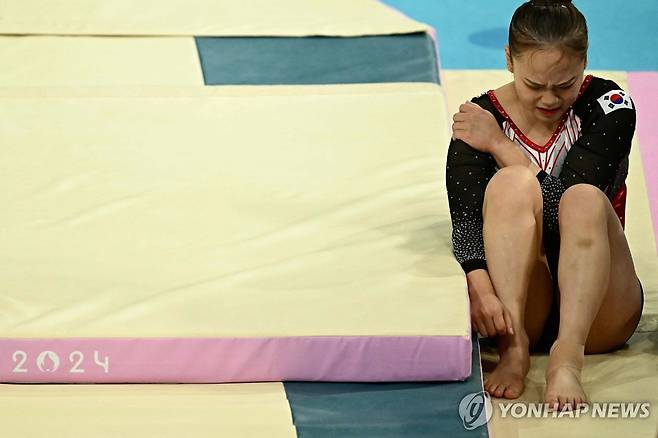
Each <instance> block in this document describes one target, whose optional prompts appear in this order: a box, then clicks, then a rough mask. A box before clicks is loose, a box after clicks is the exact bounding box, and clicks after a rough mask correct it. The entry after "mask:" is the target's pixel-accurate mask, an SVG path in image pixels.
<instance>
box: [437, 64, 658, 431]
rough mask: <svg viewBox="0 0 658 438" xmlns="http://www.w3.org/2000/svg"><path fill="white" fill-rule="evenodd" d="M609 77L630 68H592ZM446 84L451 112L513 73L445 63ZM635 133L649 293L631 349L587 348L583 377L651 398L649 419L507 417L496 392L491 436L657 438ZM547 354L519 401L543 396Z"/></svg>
mask: <svg viewBox="0 0 658 438" xmlns="http://www.w3.org/2000/svg"><path fill="white" fill-rule="evenodd" d="M592 73H593V74H595V75H597V76H600V77H605V78H610V79H612V80H614V81H616V82H617V83H618V84H619V85H620V86H621V87H624V88H626V89H628V87H627V84H626V74H625V73H620V72H599V71H596V72H592ZM443 79H444V89H445V92H446V94H447V102H448V108H449V113H450V114H451V115H452V114H454V113H455V112H456V111H457V109H458V107H459V105H460V104H461V103H463V102H464V101H466V100H470V99H471V98H472V97H473V96H476V95H479V94H481V93H482V92H483V91H486V90H488V89H495V88H497V87H499V86H501V85H503V84H505V83H506V82H508V81H510V80H511V74H509V73H507V72H505V71H502V70H489V71H477V72H475V71H464V70H444V71H443ZM638 146H639V145H638V143H637V136H636V139H635V142H634V144H633V147H632V154H631V159H630V163H631V169H630V173H629V180H628V181H627V184H628V189H629V197H628V201H627V207H626V209H627V214H626V224H627V226H626V235H627V238H628V241H629V244H630V247H631V251H632V253H633V260H634V262H635V267H636V270H637V272H638V275H639V277H640V279H641V280H642V284H643V285H644V289H645V293H646V300H647V301H646V304H645V309H644V314H643V316H642V322H641V324H640V327H639V329H638V332H637V333H635V335H634V336H633V337H632V338H631V340H630V341H629V345H628V347H627V348H625V349H622V350H620V351H617V352H615V353H612V354H604V355H589V356H586V358H585V369H584V372H583V382H584V386H585V390H586V391H587V393H588V395H589V397H590V400H591V401H599V402H606V401H608V402H613V401H633V402H641V401H649V402H651V403H652V408H651V412H652V416H651V418H648V419H645V420H642V419H634V420H630V419H593V418H585V417H583V418H579V419H575V418H574V419H569V418H561V419H552V418H551V419H535V418H532V419H530V418H525V419H518V418H511V417H508V418H502V417H501V410H500V409H499V408H497V407H496V406H497V405H498V404H499V403H504V402H505V400H504V399H493V400H492V401H493V404H494V415H493V417H492V419H491V421H490V423H489V428H490V429H489V430H490V433H491V435H492V437H494V438H512V437H520V438H542V437H547V438H548V437H555V436H569V437H583V438H585V437H587V438H589V437H593V436H596V437H611V438H612V437H619V436H632V437H646V438H649V437H650V438H655V437H656V431H657V425H658V360H657V358H658V332H656V331H655V330H656V320H657V319H658V254H657V252H656V248H655V245H654V242H655V240H654V238H653V227H652V226H651V218H650V213H649V204H648V197H647V192H646V186H645V184H644V172H643V168H642V163H641V158H640V153H639V147H638ZM482 357H483V365H484V368H490V367H492V366H494V365H495V362H496V361H497V354H496V353H495V351H494V350H486V349H485V350H483V352H482ZM547 359H548V357H547V356H546V355H533V356H532V368H531V369H530V372H529V374H528V378H527V380H526V385H527V386H526V390H525V392H524V394H523V395H522V397H521V398H520V399H518V400H516V401H526V402H541V401H542V400H543V391H544V386H545V381H544V371H545V368H546V362H547Z"/></svg>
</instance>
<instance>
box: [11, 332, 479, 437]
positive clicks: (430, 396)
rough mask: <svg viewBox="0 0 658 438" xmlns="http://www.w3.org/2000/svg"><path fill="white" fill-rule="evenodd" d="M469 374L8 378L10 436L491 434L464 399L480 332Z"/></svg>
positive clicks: (473, 381) (474, 380)
mask: <svg viewBox="0 0 658 438" xmlns="http://www.w3.org/2000/svg"><path fill="white" fill-rule="evenodd" d="M472 363H473V372H472V374H471V377H469V378H468V379H467V380H466V381H464V382H440V383H436V382H427V383H361V384H359V383H321V382H286V383H284V384H281V383H243V384H205V385H194V384H186V385H167V384H159V385H139V384H138V385H23V384H12V385H0V423H1V424H2V430H3V436H11V437H21V438H36V437H42V436H44V434H47V435H48V436H50V437H56V438H60V437H61V438H68V437H87V438H114V437H118V436H120V437H140V438H141V437H146V438H151V437H153V438H155V437H157V438H161V437H162V438H168V437H180V436H185V437H188V436H189V437H194V438H206V437H247V438H251V437H258V438H260V437H273V438H293V437H304V438H322V437H338V436H340V437H341V438H351V437H359V438H368V437H387V438H416V437H418V438H420V437H428V436H451V437H454V438H458V437H473V438H484V437H486V436H487V433H486V428H482V427H480V428H478V429H475V430H472V431H467V430H466V429H465V428H464V427H463V425H462V420H461V417H460V416H459V413H458V409H457V407H458V406H459V402H460V400H461V398H462V397H463V396H464V395H466V394H469V393H472V392H478V391H481V390H482V388H481V372H480V358H479V349H478V347H477V342H475V343H474V349H473V360H472Z"/></svg>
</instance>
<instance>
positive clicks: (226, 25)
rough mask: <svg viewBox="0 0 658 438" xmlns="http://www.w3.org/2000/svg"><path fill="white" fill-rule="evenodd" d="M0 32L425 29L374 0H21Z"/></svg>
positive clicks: (4, 8)
mask: <svg viewBox="0 0 658 438" xmlns="http://www.w3.org/2000/svg"><path fill="white" fill-rule="evenodd" d="M0 15H1V16H2V20H0V34H50V35H151V36H156V35H187V36H193V35H199V36H200V35H204V36H206V35H214V36H309V35H333V36H357V35H389V34H398V33H412V32H424V31H426V30H427V29H428V27H427V26H426V25H424V24H421V23H418V22H416V21H413V20H411V19H409V18H407V17H406V16H404V15H402V14H401V13H399V12H397V11H396V10H394V9H391V8H389V7H387V6H385V5H382V4H380V3H379V2H377V1H376V0H359V1H353V0H313V1H308V0H277V1H272V0H249V1H239V0H159V1H152V0H151V1H137V2H136V1H134V0H113V1H112V2H107V1H105V0H21V1H11V2H3V3H2V5H1V9H0Z"/></svg>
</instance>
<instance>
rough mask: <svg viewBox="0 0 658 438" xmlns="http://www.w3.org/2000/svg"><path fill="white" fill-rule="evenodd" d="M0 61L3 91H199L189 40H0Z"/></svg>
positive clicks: (200, 78) (194, 55) (198, 70)
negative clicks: (127, 88) (186, 88)
mask: <svg viewBox="0 0 658 438" xmlns="http://www.w3.org/2000/svg"><path fill="white" fill-rule="evenodd" d="M0 22H1V21H0ZM0 61H2V65H3V66H4V68H2V69H0V84H2V86H3V87H67V86H74V87H94V86H115V85H128V86H131V85H148V86H176V85H180V86H188V85H203V73H202V70H201V66H200V63H199V57H198V54H197V49H196V44H195V42H194V38H191V37H171V38H151V37H139V38H126V37H84V36H73V37H57V36H47V35H44V36H27V35H26V36H0Z"/></svg>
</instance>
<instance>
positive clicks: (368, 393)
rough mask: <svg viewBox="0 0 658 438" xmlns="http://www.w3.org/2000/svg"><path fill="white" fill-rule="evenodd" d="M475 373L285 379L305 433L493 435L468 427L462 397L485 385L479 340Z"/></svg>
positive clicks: (310, 436) (345, 437)
mask: <svg viewBox="0 0 658 438" xmlns="http://www.w3.org/2000/svg"><path fill="white" fill-rule="evenodd" d="M472 354H473V360H472V364H473V367H472V373H471V377H469V378H468V379H467V380H465V381H463V382H419V383H321V382H284V388H285V390H286V395H287V397H288V401H289V403H290V407H291V410H292V416H293V420H294V423H295V427H296V428H297V433H298V436H299V437H300V438H330V437H331V438H333V437H336V438H338V437H341V438H371V437H372V438H375V437H381V438H398V437H399V438H402V437H406V438H420V437H443V436H450V437H451V438H461V437H478V438H480V437H481V438H485V437H488V432H487V429H486V425H485V426H481V427H478V428H476V429H473V430H467V429H466V428H465V427H464V425H463V423H462V419H461V417H460V415H459V403H460V401H461V399H462V398H463V397H464V396H466V395H467V394H471V393H477V392H480V391H483V388H482V381H481V370H480V354H479V347H478V344H477V340H476V339H474V340H473V353H472Z"/></svg>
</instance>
